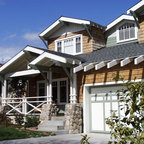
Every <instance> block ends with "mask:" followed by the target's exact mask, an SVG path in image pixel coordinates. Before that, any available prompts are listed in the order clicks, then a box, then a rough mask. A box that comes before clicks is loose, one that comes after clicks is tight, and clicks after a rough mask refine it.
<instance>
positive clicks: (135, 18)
mask: <svg viewBox="0 0 144 144" xmlns="http://www.w3.org/2000/svg"><path fill="white" fill-rule="evenodd" d="M130 13H131V14H132V16H133V17H134V20H135V22H136V25H137V27H138V28H139V29H140V25H139V23H138V20H137V15H136V13H135V12H134V11H132V10H130Z"/></svg>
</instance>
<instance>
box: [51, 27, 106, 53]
mask: <svg viewBox="0 0 144 144" xmlns="http://www.w3.org/2000/svg"><path fill="white" fill-rule="evenodd" d="M90 33H91V35H92V37H93V38H92V39H91V38H90V37H89V35H88V33H87V31H86V30H82V31H79V32H74V33H70V34H65V35H62V36H59V37H57V38H51V39H49V40H48V48H49V50H53V51H55V40H59V39H63V38H68V37H71V36H75V35H79V34H82V40H83V41H82V45H83V53H90V52H93V51H94V50H97V49H99V48H101V47H105V37H104V32H103V30H101V29H99V28H96V27H92V28H91V30H90Z"/></svg>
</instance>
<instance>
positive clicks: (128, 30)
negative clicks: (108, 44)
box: [117, 22, 138, 43]
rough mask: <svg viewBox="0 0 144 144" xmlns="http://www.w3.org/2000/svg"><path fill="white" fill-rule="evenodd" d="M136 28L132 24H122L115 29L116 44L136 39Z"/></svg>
mask: <svg viewBox="0 0 144 144" xmlns="http://www.w3.org/2000/svg"><path fill="white" fill-rule="evenodd" d="M137 31H138V30H137V26H136V24H135V23H133V22H124V23H122V24H121V25H119V26H118V27H117V42H118V43H119V42H125V41H130V40H135V39H137Z"/></svg>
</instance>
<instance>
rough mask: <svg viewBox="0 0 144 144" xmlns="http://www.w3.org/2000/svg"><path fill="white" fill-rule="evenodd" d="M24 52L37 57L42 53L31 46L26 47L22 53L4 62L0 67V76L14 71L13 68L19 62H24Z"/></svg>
mask: <svg viewBox="0 0 144 144" xmlns="http://www.w3.org/2000/svg"><path fill="white" fill-rule="evenodd" d="M25 51H28V52H31V53H34V54H37V55H40V54H42V53H43V52H44V51H43V50H41V49H37V48H35V47H31V46H26V47H25V48H24V49H23V50H22V51H20V52H19V53H18V54H16V55H15V56H14V57H13V58H11V59H10V60H9V61H8V62H6V63H5V64H4V65H3V66H1V67H0V74H5V73H7V72H8V71H10V70H12V69H15V67H14V66H17V65H18V63H19V62H21V61H24V60H25V57H26V54H25ZM16 63H17V64H16ZM21 66H22V65H21Z"/></svg>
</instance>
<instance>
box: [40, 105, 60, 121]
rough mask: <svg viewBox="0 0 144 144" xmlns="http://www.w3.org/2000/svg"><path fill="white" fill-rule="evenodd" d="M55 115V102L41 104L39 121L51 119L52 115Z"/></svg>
mask: <svg viewBox="0 0 144 144" xmlns="http://www.w3.org/2000/svg"><path fill="white" fill-rule="evenodd" d="M56 115H57V106H56V104H44V105H43V106H42V110H41V114H40V121H41V122H42V121H44V120H51V117H52V116H56Z"/></svg>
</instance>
